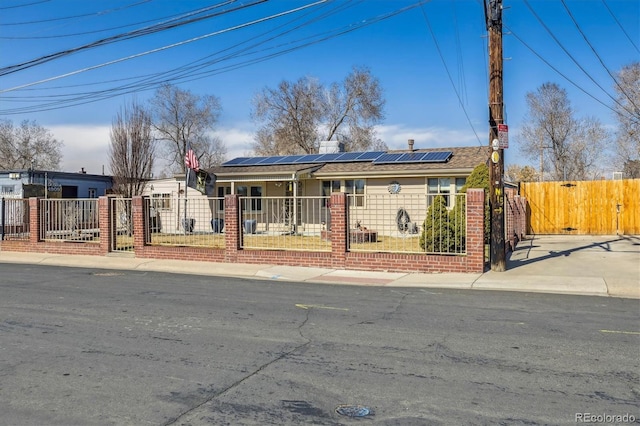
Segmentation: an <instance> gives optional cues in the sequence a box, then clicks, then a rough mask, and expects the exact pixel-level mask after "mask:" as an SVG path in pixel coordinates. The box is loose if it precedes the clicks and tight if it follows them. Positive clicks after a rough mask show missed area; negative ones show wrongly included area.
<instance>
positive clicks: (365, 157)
mask: <svg viewBox="0 0 640 426" xmlns="http://www.w3.org/2000/svg"><path fill="white" fill-rule="evenodd" d="M384 154H385V152H384V151H368V152H361V153H360V155H359V156H358V157H357V158H356V161H372V160H375V159H376V158H378V157H380V156H381V155H384Z"/></svg>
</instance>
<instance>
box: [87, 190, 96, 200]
mask: <svg viewBox="0 0 640 426" xmlns="http://www.w3.org/2000/svg"><path fill="white" fill-rule="evenodd" d="M88 195H89V198H98V189H97V188H89V191H88Z"/></svg>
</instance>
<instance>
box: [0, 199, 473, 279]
mask: <svg viewBox="0 0 640 426" xmlns="http://www.w3.org/2000/svg"><path fill="white" fill-rule="evenodd" d="M224 203H225V217H224V221H225V245H226V249H210V248H202V247H167V246H151V245H147V244H146V238H145V235H146V232H147V231H148V223H147V220H146V218H145V214H144V212H145V199H143V198H142V197H134V198H133V201H132V212H133V231H134V251H135V255H136V257H140V258H154V259H175V260H195V261H203V262H225V263H230V264H232V263H256V264H272V265H291V266H307V267H321V268H336V269H355V270H377V271H394V272H483V270H484V242H483V224H484V192H483V190H481V189H470V190H469V191H468V192H467V253H466V254H465V255H422V254H401V253H373V252H372V253H356V252H348V251H347V232H348V223H349V220H348V217H347V216H348V208H347V197H346V195H345V194H342V193H339V194H332V195H331V207H330V208H331V252H307V251H287V250H249V249H247V250H243V249H241V247H242V244H241V242H242V240H241V238H242V229H241V227H240V223H239V215H238V209H239V199H238V196H237V195H228V196H226V197H225V200H224ZM111 206H112V205H111V202H110V201H109V199H108V198H107V197H102V198H101V199H100V201H99V208H100V213H99V214H100V235H101V238H100V243H99V244H97V243H87V242H79V243H65V242H60V243H57V242H56V243H53V242H41V241H38V236H39V217H40V210H39V203H38V202H37V200H36V199H31V200H30V207H31V210H30V211H31V217H30V227H31V239H30V240H29V241H2V242H1V248H2V250H11V251H33V252H47V253H61V254H85V255H104V254H106V253H107V252H108V251H109V250H110V247H111V244H112V238H113V235H111V232H112V228H111V226H110V223H111V221H113V220H115V218H114V217H113V214H112V211H111ZM103 236H104V237H103ZM103 240H104V241H103Z"/></svg>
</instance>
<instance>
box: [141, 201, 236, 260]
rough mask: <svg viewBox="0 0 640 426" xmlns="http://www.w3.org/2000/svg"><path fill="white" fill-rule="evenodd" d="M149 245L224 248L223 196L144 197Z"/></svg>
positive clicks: (147, 241)
mask: <svg viewBox="0 0 640 426" xmlns="http://www.w3.org/2000/svg"><path fill="white" fill-rule="evenodd" d="M144 210H145V214H146V218H147V223H148V232H147V235H146V243H147V244H151V245H169V246H196V247H212V248H224V247H225V241H224V235H223V232H224V198H218V197H211V198H202V197H198V198H184V197H171V198H158V199H146V200H145V208H144Z"/></svg>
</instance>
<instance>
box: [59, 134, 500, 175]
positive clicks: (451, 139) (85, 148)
mask: <svg viewBox="0 0 640 426" xmlns="http://www.w3.org/2000/svg"><path fill="white" fill-rule="evenodd" d="M48 128H49V130H50V131H51V132H52V133H53V135H54V137H55V138H56V139H59V140H62V141H63V142H64V147H63V149H62V154H63V158H62V164H61V168H62V170H64V171H68V172H77V171H79V170H81V169H82V168H83V167H84V169H85V171H86V172H87V173H91V174H102V173H103V170H104V173H105V174H109V173H110V170H109V141H110V139H109V132H110V129H111V127H110V126H104V125H95V126H91V125H62V126H49V127H48ZM376 130H377V132H378V136H379V137H380V139H382V140H383V141H385V142H386V143H387V145H388V146H389V148H390V149H405V148H406V147H407V140H408V139H413V140H414V141H415V145H414V148H416V149H420V148H449V147H455V146H475V145H478V139H477V138H476V136H475V134H474V133H473V132H472V131H462V130H457V129H447V128H440V127H409V126H406V125H383V126H377V127H376ZM254 133H255V127H254V125H253V124H251V123H247V122H239V123H235V124H234V125H233V126H227V127H220V128H218V129H217V130H216V131H215V132H214V134H215V136H217V137H219V138H220V139H221V140H222V141H223V142H224V144H225V145H226V147H227V159H232V158H235V157H242V156H245V155H250V154H251V151H252V149H251V144H252V142H253V135H254ZM480 137H481V141H482V142H483V144H484V143H485V141H484V140H483V139H482V136H480ZM487 144H488V142H487Z"/></svg>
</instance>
